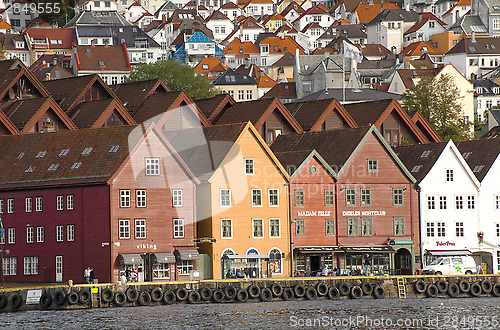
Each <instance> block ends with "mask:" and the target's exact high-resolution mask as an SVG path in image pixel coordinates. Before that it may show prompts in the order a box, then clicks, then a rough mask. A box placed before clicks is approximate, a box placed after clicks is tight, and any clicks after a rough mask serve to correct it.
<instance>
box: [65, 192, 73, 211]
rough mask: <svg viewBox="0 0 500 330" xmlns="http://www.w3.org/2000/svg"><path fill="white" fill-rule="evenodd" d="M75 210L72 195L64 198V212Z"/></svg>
mask: <svg viewBox="0 0 500 330" xmlns="http://www.w3.org/2000/svg"><path fill="white" fill-rule="evenodd" d="M74 208H75V197H74V196H73V195H68V196H66V210H73V209H74Z"/></svg>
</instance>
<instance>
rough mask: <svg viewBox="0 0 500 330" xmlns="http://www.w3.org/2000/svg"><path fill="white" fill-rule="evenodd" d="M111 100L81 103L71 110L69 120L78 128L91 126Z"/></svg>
mask: <svg viewBox="0 0 500 330" xmlns="http://www.w3.org/2000/svg"><path fill="white" fill-rule="evenodd" d="M113 101H114V100H113V99H106V100H102V101H92V102H84V103H81V104H80V105H78V107H76V108H75V110H74V111H73V115H72V116H71V120H72V121H73V123H74V124H75V125H76V126H78V128H87V127H91V126H92V125H93V124H94V123H95V122H96V121H97V119H99V117H100V116H101V115H102V114H103V113H104V111H106V109H107V107H108V106H109V105H110V104H111V103H112V102H113Z"/></svg>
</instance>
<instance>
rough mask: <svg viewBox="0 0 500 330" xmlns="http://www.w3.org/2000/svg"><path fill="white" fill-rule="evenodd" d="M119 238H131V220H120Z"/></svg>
mask: <svg viewBox="0 0 500 330" xmlns="http://www.w3.org/2000/svg"><path fill="white" fill-rule="evenodd" d="M118 232H119V238H130V220H127V219H122V220H119V222H118Z"/></svg>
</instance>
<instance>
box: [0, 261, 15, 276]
mask: <svg viewBox="0 0 500 330" xmlns="http://www.w3.org/2000/svg"><path fill="white" fill-rule="evenodd" d="M2 269H3V274H4V275H5V276H9V275H17V257H10V258H3V259H2Z"/></svg>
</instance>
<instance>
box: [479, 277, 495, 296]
mask: <svg viewBox="0 0 500 330" xmlns="http://www.w3.org/2000/svg"><path fill="white" fill-rule="evenodd" d="M492 289H493V285H492V284H491V282H490V280H488V279H484V280H482V281H481V290H483V293H488V294H489V293H491V290H492Z"/></svg>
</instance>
